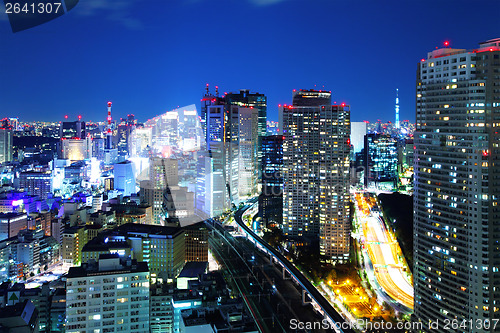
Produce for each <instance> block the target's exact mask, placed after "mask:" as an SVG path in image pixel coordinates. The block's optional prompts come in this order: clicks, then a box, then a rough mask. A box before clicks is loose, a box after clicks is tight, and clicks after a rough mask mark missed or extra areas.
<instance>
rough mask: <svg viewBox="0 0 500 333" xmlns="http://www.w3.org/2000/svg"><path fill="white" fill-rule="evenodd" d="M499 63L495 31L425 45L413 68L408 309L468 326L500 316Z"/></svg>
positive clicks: (471, 328) (474, 327)
mask: <svg viewBox="0 0 500 333" xmlns="http://www.w3.org/2000/svg"><path fill="white" fill-rule="evenodd" d="M499 65H500V38H499V39H493V40H490V41H487V42H484V43H481V44H480V45H479V48H477V49H475V50H471V51H467V50H464V49H452V48H441V49H436V50H433V51H431V52H429V53H428V54H427V59H422V61H421V62H420V63H419V64H418V70H417V82H416V86H417V98H416V104H417V109H416V120H417V124H416V133H415V140H414V143H415V148H416V149H415V156H414V159H415V191H414V234H415V240H414V262H415V264H414V288H415V311H414V314H415V316H416V318H417V319H418V320H421V321H423V322H424V323H427V322H428V321H434V322H435V321H436V320H438V319H439V320H440V322H443V320H445V319H449V320H455V319H458V322H459V323H461V322H462V320H466V322H467V323H474V325H472V326H467V328H465V329H463V330H462V327H460V328H459V330H460V331H467V332H485V331H490V330H489V329H480V326H479V325H480V324H481V323H485V321H486V320H490V321H491V320H493V319H499V318H500V311H498V310H499V309H500V289H499V286H498V285H499V283H500V272H499V268H498V267H499V266H500V255H499V242H500V232H499V230H500V229H499V228H498V225H499V224H500V214H499V210H498V208H497V205H498V200H499V198H500V183H499V176H498V174H499V172H500V165H499V163H498V158H499V156H500V148H499V143H500V134H499V131H498V127H499V126H500V123H499V119H500V118H499V117H500V116H499V115H500V89H499V88H500V74H499V73H498V72H499V68H500V67H499ZM475 323H479V324H478V325H476V324H475ZM490 324H493V323H492V322H490ZM491 327H493V326H491ZM497 330H498V328H497ZM424 331H426V332H427V331H428V332H430V330H427V329H424ZM454 331H457V330H455V329H454ZM492 331H493V330H492ZM432 332H445V330H444V328H443V326H440V327H439V328H438V329H434V330H432Z"/></svg>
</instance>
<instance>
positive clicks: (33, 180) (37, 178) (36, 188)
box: [19, 171, 52, 199]
mask: <svg viewBox="0 0 500 333" xmlns="http://www.w3.org/2000/svg"><path fill="white" fill-rule="evenodd" d="M19 188H21V189H24V191H25V192H27V193H28V194H30V195H38V196H39V197H40V198H41V199H47V197H48V195H49V193H52V174H51V173H50V172H48V173H47V172H35V171H27V172H21V173H20V175H19Z"/></svg>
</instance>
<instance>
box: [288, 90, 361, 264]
mask: <svg viewBox="0 0 500 333" xmlns="http://www.w3.org/2000/svg"><path fill="white" fill-rule="evenodd" d="M293 101H294V105H289V106H283V107H280V124H282V128H283V136H284V140H283V164H284V166H283V183H284V190H283V234H284V235H287V236H289V237H295V238H302V237H310V238H317V237H318V236H319V240H320V253H321V254H322V255H324V256H326V258H327V260H328V261H336V262H344V261H346V260H347V259H348V257H349V230H350V226H349V136H350V129H351V125H350V122H349V119H350V110H349V109H350V108H349V106H347V105H344V104H342V105H331V92H327V91H315V90H300V91H295V92H294V95H293Z"/></svg>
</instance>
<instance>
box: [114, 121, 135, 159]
mask: <svg viewBox="0 0 500 333" xmlns="http://www.w3.org/2000/svg"><path fill="white" fill-rule="evenodd" d="M133 129H134V126H133V125H129V124H126V125H119V126H118V143H117V145H116V146H117V149H118V155H119V156H129V155H130V151H129V146H130V144H129V141H130V137H131V134H132V131H133Z"/></svg>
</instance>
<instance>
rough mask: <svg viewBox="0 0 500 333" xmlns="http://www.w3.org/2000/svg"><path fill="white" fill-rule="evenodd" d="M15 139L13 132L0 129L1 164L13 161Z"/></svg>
mask: <svg viewBox="0 0 500 333" xmlns="http://www.w3.org/2000/svg"><path fill="white" fill-rule="evenodd" d="M13 139H14V138H13V135H12V130H10V129H7V128H0V163H5V162H10V161H12V159H13V158H12V147H13V146H14V142H13Z"/></svg>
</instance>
